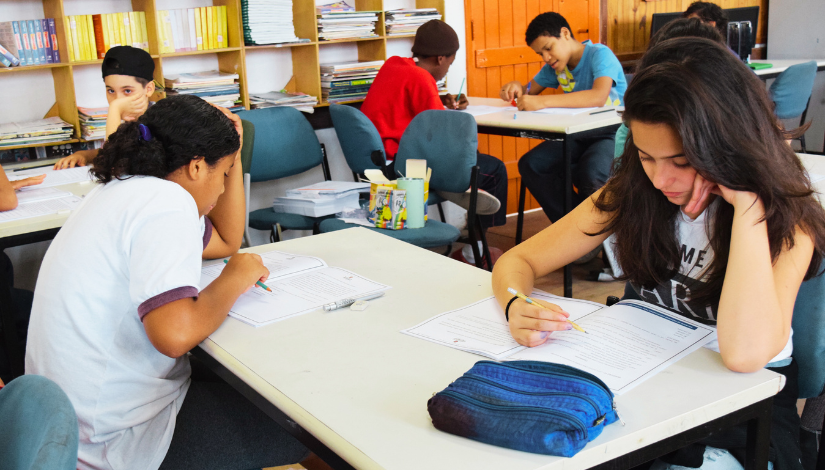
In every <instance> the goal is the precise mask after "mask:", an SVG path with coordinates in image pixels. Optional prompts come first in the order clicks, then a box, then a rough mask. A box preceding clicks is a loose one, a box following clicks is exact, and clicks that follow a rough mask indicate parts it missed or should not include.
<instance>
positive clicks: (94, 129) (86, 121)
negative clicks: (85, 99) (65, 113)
mask: <svg viewBox="0 0 825 470" xmlns="http://www.w3.org/2000/svg"><path fill="white" fill-rule="evenodd" d="M77 115H78V117H79V118H80V134H81V136H82V137H83V138H84V139H86V140H99V139H105V138H106V118H107V117H108V116H109V108H108V107H106V108H82V107H79V106H78V108H77Z"/></svg>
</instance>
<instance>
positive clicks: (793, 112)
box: [769, 60, 816, 153]
mask: <svg viewBox="0 0 825 470" xmlns="http://www.w3.org/2000/svg"><path fill="white" fill-rule="evenodd" d="M815 79H816V61H814V60H812V61H810V62H805V63H802V64H796V65H792V66H790V67H788V68H787V69H786V70H785V71H784V72H782V73H780V74H779V76H778V77H776V80H774V81H773V84H771V87H770V90H769V91H770V94H771V99H773V102H774V104H776V109H775V110H774V112H775V113H776V117H778V118H779V119H792V118H795V117H797V116H801V117H800V119H799V125H800V126H801V125H802V124H803V123H804V122H805V117H806V116H807V114H808V104H809V103H810V101H811V93H812V92H813V89H814V80H815ZM799 143H800V145H801V146H802V153H806V152H807V151H806V149H805V136H804V135H802V136H800V137H799Z"/></svg>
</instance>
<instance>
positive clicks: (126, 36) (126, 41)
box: [120, 11, 132, 46]
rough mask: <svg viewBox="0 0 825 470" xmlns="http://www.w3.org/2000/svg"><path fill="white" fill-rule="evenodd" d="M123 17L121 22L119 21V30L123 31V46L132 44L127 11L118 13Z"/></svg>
mask: <svg viewBox="0 0 825 470" xmlns="http://www.w3.org/2000/svg"><path fill="white" fill-rule="evenodd" d="M120 15H121V17H122V18H123V22H122V23H121V25H120V27H121V31H122V32H123V45H124V46H131V45H132V26H131V23H130V21H129V12H128V11H126V12H123V13H121V14H120Z"/></svg>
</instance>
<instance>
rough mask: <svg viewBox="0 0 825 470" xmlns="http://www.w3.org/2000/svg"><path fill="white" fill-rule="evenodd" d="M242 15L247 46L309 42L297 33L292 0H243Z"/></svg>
mask: <svg viewBox="0 0 825 470" xmlns="http://www.w3.org/2000/svg"><path fill="white" fill-rule="evenodd" d="M241 15H242V16H243V39H244V43H246V45H247V46H254V45H258V44H280V43H287V42H309V39H299V38H298V36H296V35H295V25H294V24H293V23H292V0H241Z"/></svg>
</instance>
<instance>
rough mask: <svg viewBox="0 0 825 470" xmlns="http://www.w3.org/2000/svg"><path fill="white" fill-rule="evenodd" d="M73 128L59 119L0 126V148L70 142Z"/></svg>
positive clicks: (36, 120) (52, 118)
mask: <svg viewBox="0 0 825 470" xmlns="http://www.w3.org/2000/svg"><path fill="white" fill-rule="evenodd" d="M73 132H74V128H73V127H72V125H71V124H69V123H68V122H66V121H64V120H62V119H60V118H59V117H50V118H46V119H35V120H33V121H25V122H8V123H5V124H0V148H3V147H13V146H17V145H40V144H45V143H50V142H62V141H64V140H70V139H71V138H72V133H73Z"/></svg>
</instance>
